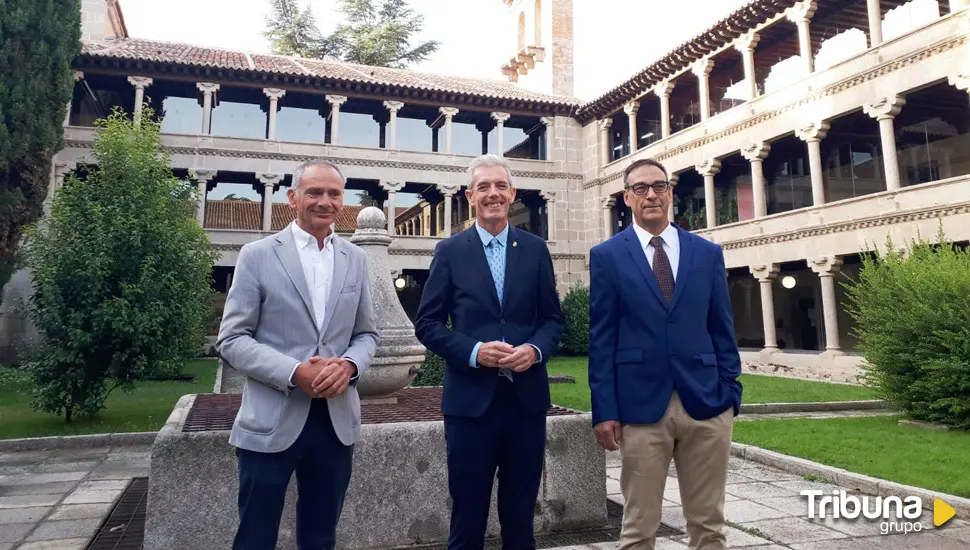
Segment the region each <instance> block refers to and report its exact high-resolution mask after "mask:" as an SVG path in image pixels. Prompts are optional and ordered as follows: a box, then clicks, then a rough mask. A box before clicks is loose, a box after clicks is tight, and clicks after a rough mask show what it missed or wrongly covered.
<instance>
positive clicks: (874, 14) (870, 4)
mask: <svg viewBox="0 0 970 550" xmlns="http://www.w3.org/2000/svg"><path fill="white" fill-rule="evenodd" d="M881 4H882V2H880V1H879V0H866V8H867V9H868V11H869V47H870V48H875V47H876V46H878V45H879V44H882V5H881ZM950 5H951V6H952V5H953V0H950Z"/></svg>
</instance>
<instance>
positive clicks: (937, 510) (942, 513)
mask: <svg viewBox="0 0 970 550" xmlns="http://www.w3.org/2000/svg"><path fill="white" fill-rule="evenodd" d="M955 515H957V511H956V510H954V509H953V506H950V505H949V504H947V503H945V502H943V501H942V500H940V499H938V498H937V499H934V500H933V525H935V526H937V527H939V526H941V525H943V524H944V523H946V522H948V521H950V520H951V519H953V516H955Z"/></svg>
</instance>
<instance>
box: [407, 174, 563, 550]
mask: <svg viewBox="0 0 970 550" xmlns="http://www.w3.org/2000/svg"><path fill="white" fill-rule="evenodd" d="M468 174H469V180H470V181H469V184H468V189H467V190H466V191H465V195H466V196H467V197H468V203H469V205H471V206H473V207H474V208H475V215H476V219H475V223H474V224H473V225H472V226H471V227H470V228H468V229H466V230H465V231H462V232H460V233H458V234H456V235H454V236H453V237H450V238H448V239H444V240H442V241H441V242H439V243H438V245H437V246H436V247H435V253H434V259H433V260H432V262H431V272H430V274H429V275H428V281H427V283H425V287H424V291H423V293H422V296H421V304H420V306H419V308H418V314H417V319H416V322H415V333H416V335H417V337H418V340H420V341H421V343H422V344H424V345H425V347H427V348H428V350H429V351H432V352H434V353H436V354H438V355H440V356H441V357H443V358H444V360H445V362H446V364H447V366H446V368H445V379H444V395H443V398H442V412H443V414H444V417H445V419H444V424H445V439H446V442H447V452H448V490H449V492H450V494H451V499H452V503H453V504H452V510H451V534H450V537H449V543H448V547H449V548H451V549H466V548H478V549H480V548H482V547H483V546H484V539H485V529H486V525H487V523H488V513H489V507H490V502H491V494H492V485H493V482H494V479H495V475H496V469H498V479H499V486H498V516H499V522H500V524H501V527H502V546H503V548H515V549H529V548H535V537H534V536H533V518H534V515H535V505H536V500H537V498H538V494H539V480H540V478H541V476H542V464H543V456H544V454H545V453H544V452H545V442H546V413H547V411H548V410H549V408H550V406H551V399H550V396H549V380H548V376H547V374H546V361H548V360H549V358H550V357H552V355H553V353H555V351H556V349H557V347H558V345H559V339H560V338H561V337H562V332H563V318H562V311H561V310H560V305H559V296H558V294H557V293H556V281H555V275H554V273H553V267H552V256H551V255H550V254H549V249H548V247H547V246H546V242H545V240H544V239H542V238H540V237H537V236H535V235H532V234H530V233H527V232H525V231H520V230H518V229H516V228H514V227H511V226H510V225H509V206H510V205H511V204H512V202H513V201H514V200H515V188H514V187H513V186H512V174H511V172H510V171H509V169H508V164H507V163H506V162H505V160H504V159H502V158H501V157H498V156H495V155H484V156H482V157H479V158H476V159H475V160H473V161H472V162H471V164H470V166H469V168H468ZM449 318H450V319H451V330H449V329H448V327H447V325H446V323H447V321H448V319H449Z"/></svg>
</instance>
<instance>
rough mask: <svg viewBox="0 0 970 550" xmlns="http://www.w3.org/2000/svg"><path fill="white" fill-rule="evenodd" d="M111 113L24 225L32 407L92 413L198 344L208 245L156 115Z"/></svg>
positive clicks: (173, 367)
mask: <svg viewBox="0 0 970 550" xmlns="http://www.w3.org/2000/svg"><path fill="white" fill-rule="evenodd" d="M152 115H153V113H152V111H151V109H150V108H147V107H146V109H145V112H144V114H143V116H142V120H141V124H140V125H136V124H134V123H133V122H132V121H131V120H130V119H129V118H127V117H126V116H125V115H124V113H122V112H121V111H120V110H116V111H115V112H114V113H113V114H111V115H110V116H109V117H108V118H107V119H102V120H99V121H98V124H97V129H96V131H95V142H94V147H93V156H94V157H95V159H96V162H97V165H96V166H91V167H90V169H89V170H88V172H87V174H86V177H84V178H78V177H76V176H74V175H72V176H71V177H69V178H68V180H67V181H66V182H65V184H64V186H63V187H62V188H61V189H60V190H59V191H58V192H57V194H56V195H55V196H54V199H53V204H52V206H51V211H50V215H49V216H48V217H47V218H46V219H45V220H44V223H43V224H42V225H41V226H39V227H37V228H32V229H31V230H30V231H29V232H28V236H29V238H28V240H27V243H26V245H25V256H26V261H27V265H28V267H29V268H30V270H31V272H32V274H33V279H34V293H33V295H32V296H31V297H30V299H29V301H28V304H27V313H28V315H29V318H30V319H31V320H32V321H33V322H34V323H35V325H36V326H37V328H38V331H39V333H40V336H41V338H40V344H39V345H38V346H37V348H36V349H32V350H30V351H29V353H28V354H27V355H32V356H33V357H31V358H30V360H28V361H26V362H25V363H26V366H27V370H28V372H30V373H31V375H32V376H33V379H34V383H35V385H36V387H37V392H38V399H37V401H36V402H35V403H34V407H35V408H36V409H39V410H43V411H47V412H52V413H55V414H63V415H64V416H65V419H66V421H67V422H70V421H71V418H72V415H73V414H75V413H80V414H84V415H86V416H93V415H94V414H96V413H97V412H98V411H99V410H101V409H102V408H103V407H104V401H105V399H106V398H107V396H108V394H109V393H110V392H111V391H112V390H114V389H115V388H119V387H120V388H122V389H126V390H127V389H132V388H133V387H134V382H135V381H137V380H139V379H143V378H146V377H154V376H166V375H172V374H175V373H177V372H178V371H179V370H181V368H182V365H183V364H184V361H185V360H186V359H188V358H191V357H194V356H196V355H198V353H199V352H200V351H202V349H203V346H204V345H205V343H206V329H207V326H208V323H209V320H210V318H211V310H212V285H211V277H212V263H213V262H214V261H215V259H216V258H217V254H218V253H217V252H216V251H214V250H213V249H212V248H211V247H210V246H209V240H208V237H207V236H206V233H205V230H203V229H202V227H201V226H200V225H199V223H198V221H197V220H196V219H195V218H194V213H195V204H196V203H195V201H196V196H195V193H196V191H195V186H194V185H193V184H190V183H189V182H186V181H181V180H178V179H176V178H175V177H173V175H172V171H171V168H170V167H169V161H168V157H167V155H166V154H165V153H164V152H163V150H162V143H161V137H160V135H159V124H158V122H157V121H154V120H152Z"/></svg>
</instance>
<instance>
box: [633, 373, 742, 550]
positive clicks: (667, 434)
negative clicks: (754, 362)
mask: <svg viewBox="0 0 970 550" xmlns="http://www.w3.org/2000/svg"><path fill="white" fill-rule="evenodd" d="M733 427H734V411H733V409H731V408H728V410H726V411H724V412H723V413H722V414H720V415H718V416H716V417H714V418H710V419H708V420H703V421H697V420H694V419H693V418H691V417H690V415H689V414H687V411H685V410H684V406H683V404H681V402H680V398H679V397H678V395H677V393H676V392H674V394H673V397H671V399H670V403H669V404H668V405H667V412H666V413H664V416H663V418H661V419H660V421H659V422H657V423H656V424H625V425H624V426H623V428H622V436H621V441H620V455H621V456H622V458H623V467H622V470H621V473H620V488H621V490H622V492H623V498H624V499H625V501H626V504H625V506H624V508H623V526H622V529H621V532H620V550H633V549H636V550H653V549H654V544H655V543H656V534H657V529H658V528H659V527H660V518H661V508H662V506H663V494H664V485H665V483H666V481H667V471H668V468H669V467H670V459H671V458H673V459H674V464H675V465H676V466H677V481H678V484H679V485H680V500H681V503H682V505H683V510H684V518H685V519H686V520H687V534H688V535H689V536H690V548H691V550H723V549H724V548H725V546H726V541H725V537H724V534H723V532H722V531H723V527H724V486H725V483H726V481H727V467H728V458H729V457H730V456H731V436H732V432H733Z"/></svg>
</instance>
